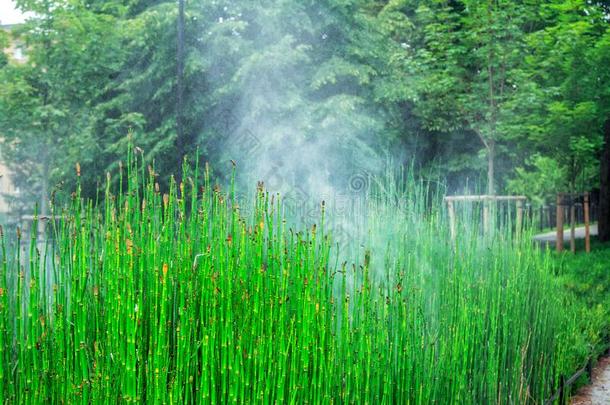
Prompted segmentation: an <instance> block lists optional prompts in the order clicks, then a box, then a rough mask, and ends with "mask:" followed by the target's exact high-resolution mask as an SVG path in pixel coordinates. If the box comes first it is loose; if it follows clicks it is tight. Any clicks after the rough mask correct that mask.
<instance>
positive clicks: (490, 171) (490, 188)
mask: <svg viewBox="0 0 610 405" xmlns="http://www.w3.org/2000/svg"><path fill="white" fill-rule="evenodd" d="M495 160H496V143H495V142H494V141H493V140H491V139H490V140H488V141H487V194H489V195H494V194H495V192H496V189H495V187H494V178H495V173H494V170H495V169H494V168H495V166H494V165H495Z"/></svg>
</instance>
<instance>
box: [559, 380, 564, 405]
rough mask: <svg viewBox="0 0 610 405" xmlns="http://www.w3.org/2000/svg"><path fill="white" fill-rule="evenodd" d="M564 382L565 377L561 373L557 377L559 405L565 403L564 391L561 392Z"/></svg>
mask: <svg viewBox="0 0 610 405" xmlns="http://www.w3.org/2000/svg"><path fill="white" fill-rule="evenodd" d="M564 384H565V377H564V376H563V375H561V376H560V377H559V403H560V404H561V405H563V404H565V393H564V392H563V391H564V390H565V387H564Z"/></svg>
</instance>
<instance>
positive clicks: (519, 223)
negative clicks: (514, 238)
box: [517, 200, 523, 235]
mask: <svg viewBox="0 0 610 405" xmlns="http://www.w3.org/2000/svg"><path fill="white" fill-rule="evenodd" d="M522 225H523V200H517V235H519V234H521V227H522Z"/></svg>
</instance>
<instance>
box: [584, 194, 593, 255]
mask: <svg viewBox="0 0 610 405" xmlns="http://www.w3.org/2000/svg"><path fill="white" fill-rule="evenodd" d="M584 210H585V252H587V253H589V252H591V230H590V228H589V193H585V203H584Z"/></svg>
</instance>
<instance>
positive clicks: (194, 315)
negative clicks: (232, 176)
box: [0, 157, 575, 404]
mask: <svg viewBox="0 0 610 405" xmlns="http://www.w3.org/2000/svg"><path fill="white" fill-rule="evenodd" d="M131 159H133V158H132V157H130V160H131ZM127 167H128V168H129V170H128V173H127V175H126V179H125V182H126V184H127V186H126V188H125V189H124V190H122V189H120V190H118V191H117V192H116V194H113V193H112V192H111V190H110V185H108V187H107V189H106V195H105V199H104V203H103V204H100V205H98V206H94V204H93V203H92V202H90V201H85V200H83V199H81V198H80V195H79V192H78V191H77V192H76V193H75V194H74V196H73V198H72V202H71V205H70V207H69V208H67V209H65V210H63V211H61V212H55V218H54V219H51V220H49V221H48V224H47V228H50V229H48V233H49V235H51V236H52V240H50V241H48V242H46V243H40V241H37V235H36V232H31V233H30V236H29V241H25V240H22V239H23V235H20V236H19V237H17V241H16V242H15V243H11V242H9V237H8V236H7V235H6V233H5V234H4V235H3V237H2V267H1V269H0V398H2V401H0V402H3V403H43V402H52V403H116V402H119V401H124V402H141V403H284V402H288V403H379V404H391V403H410V404H428V403H433V402H436V403H460V404H467V403H472V404H480V403H515V404H523V403H540V402H541V401H542V400H544V399H545V398H546V397H549V396H550V395H551V391H552V390H553V389H554V388H556V386H557V379H558V376H559V375H560V374H561V373H565V372H567V371H568V370H569V369H570V367H573V366H574V364H573V362H574V361H575V360H574V359H573V358H572V357H570V356H572V354H571V353H570V352H569V350H568V349H567V348H566V346H565V344H564V342H565V341H567V339H568V338H567V336H569V335H570V333H571V331H572V329H571V328H573V327H574V326H573V322H572V321H571V320H570V317H569V314H568V315H566V313H565V312H564V311H563V310H562V307H565V306H566V305H565V304H566V302H565V300H564V298H563V296H562V295H561V294H560V293H558V291H556V290H555V289H554V287H555V284H554V283H553V280H552V277H551V275H550V274H549V272H548V267H549V266H548V264H547V262H548V260H547V258H545V256H544V255H543V254H541V253H540V252H539V251H536V250H535V249H534V248H533V247H531V246H530V244H529V243H528V242H527V241H524V240H525V239H526V238H517V239H514V238H512V237H511V236H510V234H509V233H510V231H508V230H507V231H501V232H500V233H499V234H498V235H497V236H496V237H488V238H482V237H481V236H480V235H479V234H478V233H477V232H475V231H474V228H475V227H476V226H474V225H473V226H463V228H462V230H461V232H460V235H461V236H460V238H458V239H457V240H456V241H451V240H450V238H449V237H448V235H447V233H448V232H447V229H448V227H447V224H446V221H445V218H444V214H443V211H442V209H441V208H442V206H441V204H440V202H439V200H438V198H436V197H435V196H434V195H433V193H431V192H430V191H429V190H428V189H427V188H426V187H424V186H423V185H421V184H418V183H417V182H416V181H415V180H413V179H406V180H404V181H401V182H397V183H401V184H403V185H402V186H401V187H399V188H397V187H394V186H392V187H390V188H387V189H386V190H385V191H384V192H383V193H379V194H377V195H372V196H371V197H370V198H369V199H367V201H366V202H365V203H363V205H362V206H361V210H358V211H354V212H355V213H357V215H356V216H355V217H354V218H351V219H349V221H355V222H358V224H357V225H353V226H354V228H346V229H356V228H357V229H360V230H362V229H364V230H365V231H364V232H358V236H356V233H354V239H358V241H357V243H355V244H353V245H351V244H350V245H348V246H343V247H342V252H337V251H336V249H337V248H338V246H337V244H336V243H335V242H334V239H333V238H334V236H333V227H334V225H333V224H335V223H336V221H334V220H333V219H332V218H330V217H329V216H330V213H329V214H328V215H327V216H326V217H325V216H324V215H323V216H322V220H321V223H320V224H318V225H317V226H313V227H308V229H306V230H303V231H301V232H297V231H295V230H294V229H292V228H291V227H290V226H289V225H288V223H287V221H286V219H285V218H284V217H283V215H282V206H281V202H280V201H279V200H278V199H277V198H274V196H270V195H269V194H267V193H266V192H265V191H264V190H263V189H262V187H261V188H259V189H258V192H257V196H256V198H255V201H253V204H254V209H253V211H252V213H251V214H250V215H249V216H248V217H243V216H242V215H240V208H239V206H238V204H236V203H235V198H234V190H232V189H231V190H230V191H229V192H228V193H227V194H224V193H223V192H221V191H220V190H219V189H218V188H214V187H211V185H210V180H209V178H208V176H207V174H206V175H204V178H203V179H199V178H198V176H197V173H198V172H199V170H198V169H197V168H195V169H194V170H193V171H191V170H189V169H188V168H185V169H184V172H183V175H182V178H183V179H184V181H183V182H182V183H180V184H179V185H177V184H175V183H173V184H172V185H171V188H170V190H169V191H168V193H167V194H163V193H161V192H160V191H159V190H158V188H157V187H156V185H155V181H154V172H153V171H152V170H150V171H149V172H146V171H145V170H144V169H143V168H142V167H139V166H136V165H135V164H133V163H131V162H130V163H129V164H128V166H127ZM109 184H110V183H109ZM121 184H123V181H121ZM405 184H406V185H405ZM346 220H348V219H346ZM355 222H350V223H352V224H354V223H355ZM36 226H37V224H36V223H35V224H34V225H33V227H32V229H36ZM354 232H355V231H354ZM22 247H25V248H26V249H25V251H24V249H22ZM347 252H349V253H347Z"/></svg>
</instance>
